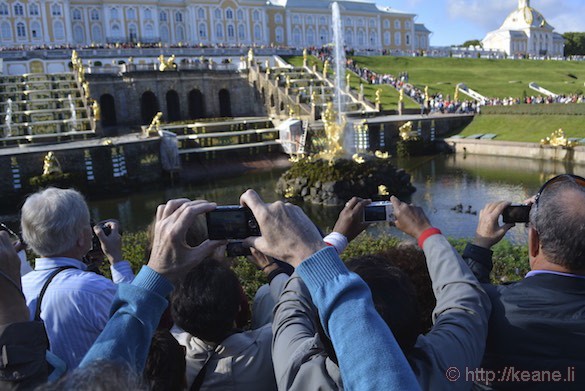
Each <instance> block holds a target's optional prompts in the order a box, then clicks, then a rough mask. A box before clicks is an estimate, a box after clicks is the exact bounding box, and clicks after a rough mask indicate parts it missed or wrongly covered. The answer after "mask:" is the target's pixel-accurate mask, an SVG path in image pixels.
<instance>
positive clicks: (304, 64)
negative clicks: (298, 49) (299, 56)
mask: <svg viewBox="0 0 585 391" xmlns="http://www.w3.org/2000/svg"><path fill="white" fill-rule="evenodd" d="M306 65H307V48H304V49H303V66H306Z"/></svg>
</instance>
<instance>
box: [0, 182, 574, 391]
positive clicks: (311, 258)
mask: <svg viewBox="0 0 585 391" xmlns="http://www.w3.org/2000/svg"><path fill="white" fill-rule="evenodd" d="M390 201H391V203H392V205H393V209H394V216H395V222H394V224H395V226H396V227H397V228H398V229H400V230H401V231H403V232H404V233H406V234H408V235H410V236H412V237H413V238H414V239H416V244H417V245H414V244H410V243H406V242H405V243H402V244H401V245H399V246H397V247H396V248H393V249H391V250H387V251H385V252H382V253H376V252H375V250H373V249H372V253H371V254H366V255H364V256H360V257H357V258H354V259H351V260H349V261H348V262H347V263H344V262H343V261H341V259H340V255H341V254H342V253H343V252H344V250H345V248H346V247H347V245H348V243H349V242H350V241H352V240H353V239H354V238H355V237H356V236H357V235H359V234H360V233H361V232H362V231H363V230H364V228H365V227H366V223H364V209H365V208H367V207H368V205H369V204H370V200H363V199H359V198H356V197H354V198H352V199H351V200H349V201H348V202H347V203H346V205H345V207H344V208H343V210H342V211H341V213H340V215H339V218H338V220H337V222H336V224H335V227H334V229H333V231H332V232H331V233H329V234H328V235H327V236H325V237H323V236H322V234H321V231H320V229H318V228H317V226H316V225H315V224H314V223H313V222H312V221H311V220H309V218H308V217H307V216H306V215H305V214H304V212H303V211H302V209H301V208H300V207H298V206H294V205H293V204H290V203H283V202H280V201H279V202H275V203H264V201H263V200H262V199H261V198H260V196H259V195H258V194H257V193H256V192H255V191H253V190H248V191H246V192H245V193H243V194H242V195H241V198H240V204H241V205H242V206H245V207H247V208H249V210H250V212H251V214H252V215H253V216H254V218H255V221H256V222H257V224H258V226H259V234H260V236H250V237H248V238H246V239H243V242H242V246H243V247H244V248H249V250H250V255H248V260H249V261H250V262H252V263H253V264H255V265H256V267H257V268H258V269H259V270H261V271H262V272H263V273H264V275H265V276H266V281H267V283H266V284H265V285H263V286H262V287H260V289H258V292H257V293H256V295H255V297H254V299H253V302H252V305H251V311H250V305H249V302H248V299H247V298H246V295H245V294H244V291H243V289H242V286H241V284H240V281H239V279H238V276H237V275H236V274H235V273H234V271H233V270H232V269H231V268H230V259H229V258H226V251H225V248H226V245H227V241H226V240H223V239H221V240H217V237H216V236H213V239H214V240H210V239H209V236H210V235H209V232H208V229H207V225H206V223H205V221H206V219H205V216H206V214H207V213H209V212H212V211H214V210H215V209H216V208H217V205H216V204H215V203H213V202H208V201H204V200H196V201H191V200H188V199H174V200H169V201H168V202H167V203H166V204H163V205H160V206H159V207H158V208H157V210H156V212H155V213H154V214H155V217H154V222H153V223H152V226H151V229H150V251H149V255H148V257H147V258H148V260H147V262H146V264H145V265H144V266H142V268H141V269H140V270H132V268H131V266H130V264H129V263H128V262H127V261H125V260H124V259H123V252H122V246H121V236H120V232H121V229H120V225H119V223H118V222H117V221H115V220H106V221H103V222H100V223H98V224H95V225H94V226H93V228H92V226H91V224H90V214H89V210H88V207H87V204H86V202H85V200H84V198H83V196H82V195H81V194H80V193H78V192H77V191H75V190H72V189H57V188H47V189H44V190H41V191H38V192H37V193H35V194H32V195H30V196H29V197H28V198H27V199H26V201H25V202H24V204H23V206H22V209H21V230H22V232H21V235H20V234H17V233H15V232H14V230H10V229H7V227H5V226H4V228H6V229H5V230H3V231H2V232H0V351H1V352H2V354H1V356H0V385H2V386H4V387H9V388H10V387H13V388H15V389H34V388H35V387H37V388H38V389H49V390H93V389H99V390H148V389H153V390H184V389H188V390H203V389H206V390H211V389H216V390H226V389H234V390H277V389H278V390H317V389H319V390H340V389H348V390H418V389H423V390H452V389H457V390H471V389H473V388H474V387H477V389H492V388H495V389H514V390H516V389H530V390H539V389H558V388H559V387H560V386H562V389H566V390H582V389H584V387H585V356H584V355H583V352H584V351H585V335H584V330H585V327H584V326H585V311H583V303H584V302H585V242H584V241H583V240H582V238H583V237H584V236H585V209H584V208H583V205H585V179H583V178H580V177H577V176H574V175H560V176H557V177H555V178H553V179H551V180H549V181H548V182H546V183H545V184H544V185H543V186H542V188H541V189H540V191H539V192H538V194H536V195H535V196H534V197H533V198H531V199H529V200H525V201H524V203H525V204H526V205H529V206H531V207H530V216H529V221H530V222H529V223H528V225H527V229H528V243H527V247H528V257H527V258H528V259H526V262H528V263H529V264H530V268H531V271H530V272H529V273H528V274H527V275H526V276H525V278H523V279H522V280H520V281H518V282H515V283H510V284H505V285H493V284H492V283H491V280H490V273H491V272H492V269H493V268H494V267H497V265H494V264H493V263H492V251H491V248H492V247H493V246H494V245H495V244H496V243H498V242H499V241H500V240H502V238H503V237H504V236H505V234H506V232H507V231H508V230H509V229H510V228H511V227H512V226H513V225H514V224H511V223H505V224H504V223H500V220H501V215H502V214H503V212H504V210H506V208H507V207H508V206H509V205H510V202H508V201H495V202H493V203H489V204H487V205H486V206H485V207H484V208H483V210H482V211H481V212H480V214H479V217H478V225H477V230H476V232H475V236H474V237H473V239H471V240H470V242H469V243H468V245H467V247H466V248H465V250H464V251H463V253H462V254H459V253H458V252H457V251H456V250H455V249H454V248H453V247H452V246H451V245H450V243H449V241H448V240H447V239H446V238H445V237H444V236H443V235H442V233H441V231H440V230H439V228H438V227H440V225H441V222H440V221H436V222H434V223H435V224H436V225H433V224H431V222H430V220H429V219H428V217H427V216H426V215H425V214H424V212H423V211H422V209H421V208H419V207H417V206H414V205H412V204H408V203H405V202H401V201H400V200H399V199H397V198H396V197H391V198H390ZM514 201H518V200H514ZM153 212H154V211H153ZM250 221H252V220H250ZM225 224H232V222H230V221H229V219H228V220H226V223H225ZM216 228H217V227H216ZM216 228H214V229H216ZM223 228H227V226H224V225H222V224H220V225H219V231H218V232H222V229H223ZM20 236H21V237H20ZM472 236H473V233H470V237H472ZM25 247H26V248H28V250H29V251H32V252H33V253H34V254H36V255H37V256H38V258H36V260H35V262H34V269H33V268H31V266H30V265H29V264H28V262H27V260H26V257H25V256H24V255H23V251H24V248H25ZM100 259H101V260H104V261H105V262H108V263H109V264H110V270H111V279H110V278H107V277H104V276H103V275H101V274H99V273H98V272H96V271H95V270H96V269H95V267H94V266H93V265H94V264H95V262H99V260H100Z"/></svg>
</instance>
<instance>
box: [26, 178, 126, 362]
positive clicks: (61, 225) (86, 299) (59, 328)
mask: <svg viewBox="0 0 585 391" xmlns="http://www.w3.org/2000/svg"><path fill="white" fill-rule="evenodd" d="M105 225H106V226H107V227H109V228H110V230H111V233H110V234H109V235H106V233H105V232H104V230H103V229H102V228H101V227H95V228H94V231H95V233H96V235H97V236H98V238H99V239H100V242H101V247H102V250H103V251H104V254H105V255H106V257H107V259H108V261H109V262H110V264H111V270H112V278H113V281H114V282H112V281H111V280H109V279H107V278H105V277H103V276H100V275H98V274H95V273H92V272H88V271H87V270H86V265H85V264H84V262H83V257H84V256H85V255H86V254H87V253H88V251H89V250H90V249H91V248H92V227H91V225H90V217H89V210H88V208H87V204H86V203H85V200H84V198H83V196H82V195H81V194H80V193H79V192H77V191H75V190H72V189H57V188H53V187H51V188H48V189H45V190H42V191H39V192H37V193H35V194H33V195H31V196H29V197H28V198H27V200H26V202H25V203H24V205H23V207H22V210H21V226H22V235H23V239H24V241H25V242H26V243H27V245H28V246H29V248H31V249H32V250H33V251H34V252H35V253H36V254H38V255H39V258H37V259H36V263H35V270H34V271H33V272H30V273H28V274H27V275H26V276H24V277H23V279H22V288H23V292H24V294H25V296H26V302H27V306H28V308H29V310H30V313H31V318H36V319H39V318H40V319H42V320H43V321H44V322H45V326H46V329H47V335H48V337H49V344H50V351H51V352H52V353H54V354H55V355H56V356H58V357H59V358H61V359H62V360H63V361H64V362H65V363H66V364H67V368H68V369H73V368H76V367H77V366H78V365H79V363H80V362H81V360H82V359H83V356H84V355H85V353H87V351H88V350H89V348H90V347H91V346H92V344H93V343H94V341H95V340H96V338H97V337H98V335H99V334H100V332H101V331H102V330H103V328H104V326H105V324H106V322H107V321H108V318H109V315H110V306H111V304H112V301H113V299H114V296H115V294H116V285H115V283H116V284H117V283H120V282H131V281H132V279H133V278H134V274H133V273H132V269H131V268H130V264H129V263H128V262H125V261H122V251H121V248H122V246H121V237H120V233H119V227H118V223H117V222H116V221H113V220H111V221H108V222H106V223H105Z"/></svg>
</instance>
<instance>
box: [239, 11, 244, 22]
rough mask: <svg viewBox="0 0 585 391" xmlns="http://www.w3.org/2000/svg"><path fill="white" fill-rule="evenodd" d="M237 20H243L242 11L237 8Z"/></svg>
mask: <svg viewBox="0 0 585 391" xmlns="http://www.w3.org/2000/svg"><path fill="white" fill-rule="evenodd" d="M238 20H244V11H242V10H238Z"/></svg>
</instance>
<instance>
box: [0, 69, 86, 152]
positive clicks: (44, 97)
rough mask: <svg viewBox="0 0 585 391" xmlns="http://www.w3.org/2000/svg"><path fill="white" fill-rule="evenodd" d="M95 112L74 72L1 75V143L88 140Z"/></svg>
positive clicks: (4, 144)
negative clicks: (93, 112)
mask: <svg viewBox="0 0 585 391" xmlns="http://www.w3.org/2000/svg"><path fill="white" fill-rule="evenodd" d="M92 115H93V114H92V111H91V108H90V107H89V103H88V101H87V99H86V97H85V96H84V93H83V89H82V87H81V86H80V84H79V82H78V80H77V79H76V76H75V74H74V73H61V74H25V75H22V76H2V77H0V145H3V146H9V145H14V144H31V143H40V142H42V143H51V142H60V141H67V140H76V139H85V138H87V137H91V136H94V135H95V121H94V119H93V118H92Z"/></svg>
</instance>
